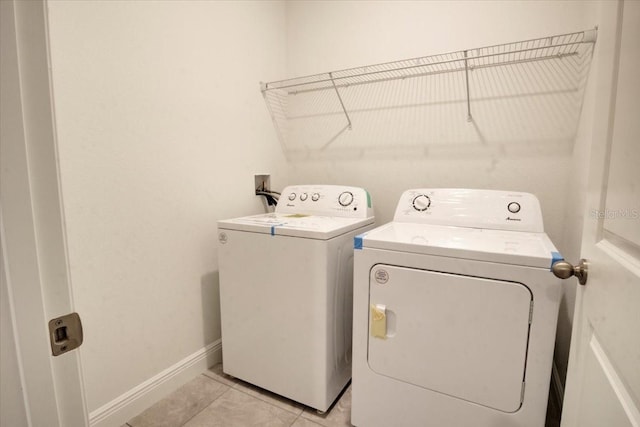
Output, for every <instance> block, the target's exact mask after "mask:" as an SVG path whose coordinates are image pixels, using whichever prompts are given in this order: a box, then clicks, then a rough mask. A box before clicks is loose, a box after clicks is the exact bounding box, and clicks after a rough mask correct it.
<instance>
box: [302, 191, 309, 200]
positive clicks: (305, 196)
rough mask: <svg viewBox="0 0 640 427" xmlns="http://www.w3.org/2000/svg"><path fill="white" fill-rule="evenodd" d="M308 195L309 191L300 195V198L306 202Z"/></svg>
mask: <svg viewBox="0 0 640 427" xmlns="http://www.w3.org/2000/svg"><path fill="white" fill-rule="evenodd" d="M307 197H309V196H308V195H307V193H302V194H301V195H300V200H302V201H303V202H304V201H305V200H307Z"/></svg>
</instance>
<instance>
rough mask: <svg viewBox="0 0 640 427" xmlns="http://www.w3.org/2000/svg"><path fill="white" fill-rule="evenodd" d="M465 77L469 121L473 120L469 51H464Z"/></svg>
mask: <svg viewBox="0 0 640 427" xmlns="http://www.w3.org/2000/svg"><path fill="white" fill-rule="evenodd" d="M464 76H465V81H466V83H467V121H468V122H470V121H472V120H473V117H472V116H471V100H470V99H469V63H468V60H467V51H466V50H465V51H464Z"/></svg>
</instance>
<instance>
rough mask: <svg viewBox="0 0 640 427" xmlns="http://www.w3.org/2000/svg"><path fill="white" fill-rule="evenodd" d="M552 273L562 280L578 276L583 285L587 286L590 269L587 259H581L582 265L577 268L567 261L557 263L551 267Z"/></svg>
mask: <svg viewBox="0 0 640 427" xmlns="http://www.w3.org/2000/svg"><path fill="white" fill-rule="evenodd" d="M551 271H552V272H553V274H554V275H555V276H556V277H558V278H560V279H568V278H569V277H571V276H576V278H577V279H578V282H579V283H580V284H581V285H586V284H587V276H588V273H589V268H588V262H587V260H586V259H581V260H580V263H579V264H578V265H576V266H575V267H574V266H573V265H571V264H570V263H568V262H567V261H556V262H554V263H553V265H552V266H551Z"/></svg>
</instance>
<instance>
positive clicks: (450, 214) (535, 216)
mask: <svg viewBox="0 0 640 427" xmlns="http://www.w3.org/2000/svg"><path fill="white" fill-rule="evenodd" d="M394 221H397V222H416V223H424V224H436V225H451V226H457V227H471V228H486V229H496V230H514V231H530V232H540V233H541V232H543V231H544V226H543V222H542V211H541V210H540V203H539V202H538V199H537V198H536V196H534V195H533V194H530V193H522V192H514V191H497V190H470V189H458V188H455V189H453V188H421V189H412V190H407V191H405V192H404V193H403V194H402V196H401V197H400V201H399V202H398V206H397V207H396V213H395V215H394Z"/></svg>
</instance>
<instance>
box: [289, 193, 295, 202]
mask: <svg viewBox="0 0 640 427" xmlns="http://www.w3.org/2000/svg"><path fill="white" fill-rule="evenodd" d="M295 199H296V193H291V194H289V200H291V201H292V202H293V201H294V200H295Z"/></svg>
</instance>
